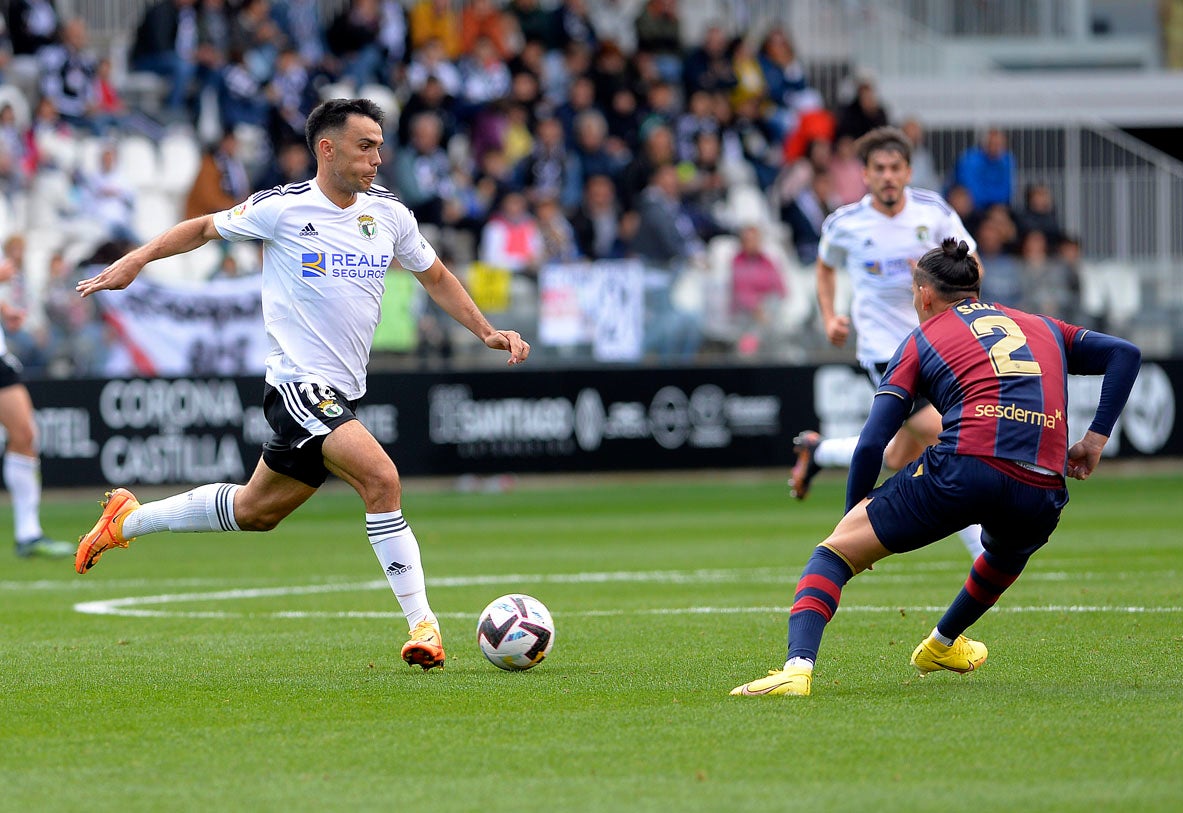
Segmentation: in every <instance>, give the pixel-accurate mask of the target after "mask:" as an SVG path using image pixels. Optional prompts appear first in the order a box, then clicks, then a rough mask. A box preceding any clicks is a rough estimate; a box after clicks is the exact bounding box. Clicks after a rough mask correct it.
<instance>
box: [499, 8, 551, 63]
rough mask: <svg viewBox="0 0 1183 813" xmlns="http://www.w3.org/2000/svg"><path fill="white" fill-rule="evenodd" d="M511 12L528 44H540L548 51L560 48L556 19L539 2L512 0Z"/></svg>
mask: <svg viewBox="0 0 1183 813" xmlns="http://www.w3.org/2000/svg"><path fill="white" fill-rule="evenodd" d="M509 12H510V14H512V15H513V16H514V18H516V19H517V21H518V28H519V29H520V30H521V32H522V38H523V39H525V40H526V42H537V43H540V44H541V45H542V47H543V49H544V50H547V51H549V50H552V49H554V48H557V47H558V46H559V39H558V32H557V30H556V28H555V17H554V15H553V14H552V13H551V12H550V11H548V10H546V9H544V8H542V6H541V4H540V3H539V2H538V0H510V3H509Z"/></svg>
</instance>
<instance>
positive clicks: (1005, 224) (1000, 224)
mask: <svg viewBox="0 0 1183 813" xmlns="http://www.w3.org/2000/svg"><path fill="white" fill-rule="evenodd" d="M970 221H971V222H972V223H973V224H974V226H975V227H976V228H981V226H982V225H983V224H985V223H991V224H993V225H994V227H995V228H997V229H998V234H999V236H1000V237H1001V238H1002V250H1003V251H1005V252H1007V253H1009V254H1018V253H1019V251H1020V245H1019V244H1020V242H1021V238H1022V235H1020V234H1019V228H1018V226H1016V225H1015V221H1014V218H1013V217H1011V213H1010V207H1009V206H1007V205H1006V204H1003V203H993V204H991V205H990V206H987V207H986V209H985V211H982V210H980V209H979V210H977V211H976V212H975V215H974V217H972V218H970ZM967 228H968V227H967ZM983 274H985V264H983ZM983 278H984V277H983Z"/></svg>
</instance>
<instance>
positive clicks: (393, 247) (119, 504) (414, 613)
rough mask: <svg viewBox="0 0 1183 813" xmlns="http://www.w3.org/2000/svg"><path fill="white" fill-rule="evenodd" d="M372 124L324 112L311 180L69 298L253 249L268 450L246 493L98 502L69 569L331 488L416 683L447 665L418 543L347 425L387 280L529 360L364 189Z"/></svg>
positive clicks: (364, 108)
mask: <svg viewBox="0 0 1183 813" xmlns="http://www.w3.org/2000/svg"><path fill="white" fill-rule="evenodd" d="M382 119H383V114H382V110H381V109H380V108H379V107H378V106H377V105H375V104H374V103H373V102H371V101H369V100H367V99H332V100H330V101H326V102H324V103H323V104H321V105H320V106H318V107H317V108H316V109H315V110H313V111H312V113H310V114H309V116H308V121H307V125H306V127H305V134H306V137H307V140H308V146H309V147H310V148H311V150H312V152H313V153H314V154H315V156H316V164H317V167H316V177H315V178H314V179H312V180H310V181H306V182H304V183H295V184H288V185H286V186H281V187H276V188H274V189H268V190H264V191H262V192H258V193H256V194H255V195H252V196H251V197H250V198H248V199H247V200H246V201H244V202H243V203H241V204H239V205H238V206H236V207H234V208H233V209H230V210H227V211H224V212H219V213H217V214H212V215H206V216H204V217H198V218H194V219H193V220H186V221H184V222H182V223H180V224H178V225H176V226H173V227H172V228H171V229H168V230H167V231H165V232H163V233H162V234H160V235H158V236H157V237H155V238H154V239H153V240H151V241H150V242H149V243H147V244H146V245H144V246H141V247H140V248H138V249H136V250H135V251H132V252H130V253H129V254H127V255H125V256H124V257H122V258H121V259H120V260H118V261H117V262H115V263H113V264H112V265H110V266H108V267H107V268H105V269H103V271H102V272H101V273H99V274H98V275H96V276H94V277H91V278H90V279H84V280H82V281H81V282H79V283H78V291H79V293H81V294H82V296H89V295H91V294H93V293H96V292H98V291H103V290H119V289H122V288H126V287H127V286H128V285H129V284H131V282H132V281H133V280H134V279H135V278H136V275H138V274H139V272H140V271H141V270H142V269H143V267H144V266H145V265H146V264H147V263H149V262H151V261H153V260H158V259H162V258H164V257H171V256H173V255H176V254H182V253H184V252H186V251H191V250H193V249H195V248H197V247H198V246H201V245H203V244H205V243H206V242H207V241H209V240H216V239H223V240H251V239H254V240H261V241H262V242H263V318H264V321H265V323H266V329H267V335H268V338H269V339H270V342H271V351H270V353H269V354H268V356H267V372H266V377H265V378H266V384H265V388H264V389H265V392H264V402H263V409H264V413H265V414H266V416H267V421H268V423H269V424H270V425H271V428H272V430H273V432H274V434H273V435H272V437H271V439H270V440H268V441H267V442H266V443H264V444H263V454H262V457H261V459H260V460H259V464H258V466H257V467H256V469H255V471H254V474H252V475H251V478H250V481H249V482H248V483H247V484H246V485H244V486H239V485H234V484H231V483H212V484H209V485H204V486H199V487H198V488H195V489H193V490H192V491H188V492H186V493H184V494H178V495H176V496H173V497H169V498H167V499H163V500H159V501H157V502H151V503H146V504H144V505H141V504H140V503H139V502H138V501H137V500H136V498H135V496H134V495H133V494H132V493H131V492H130V491H128V490H127V489H123V488H120V489H116V490H115V491H113V492H111V493H109V494H108V495H107V496H108V499H107V501H106V502H105V503H104V506H103V512H102V515H101V516H100V517H99V521H98V522H97V523H96V524H95V526H94V528H92V529H91V531H90V532H89V533H87V534H85V535H83V536H82V537H81V539H80V540H79V545H78V550H77V554H76V556H75V569H76V570H77V571H78V572H79V573H85V572H87V571H88V570H89V569H90V568H91V567H93V566H94V565H95V563H96V562H97V561H98V560H99V557H100V556H101V555H102V554H103V553H104V552H105V551H107V550H110V549H111V548H113V547H127V545H128V543H130V542H131V541H133V540H134V539H135V538H136V537H138V536H143V535H146V534H150V533H156V532H158V531H173V532H186V531H213V532H218V531H269V530H271V529H272V528H274V527H275V526H276V525H278V524H279V522H280V521H281V520H283V519H284V518H285V517H287V516H288V515H289V514H291V513H292V512H293V511H295V510H296V509H297V508H298V507H299V506H300V505H302V504H303V503H304V502H305V501H306V500H307V499H308V498H309V497H311V496H312V495H313V494H314V493H315V492H316V490H317V489H318V488H319V487H320V485H322V484H323V483H324V481H325V479H326V476H327V475H328V474H329V473H332V474H335V475H336V476H338V477H340V478H341V479H342V480H344V481H345V482H347V483H349V485H351V486H353V488H354V489H356V490H357V493H358V494H359V495H360V496H361V498H362V501H363V502H364V503H365V510H366V533H367V536H368V537H369V540H370V544H371V545H372V546H373V548H374V552H375V554H376V555H377V557H378V561H379V562H380V564H381V566H382V569H383V571H384V572H385V573H386V577H387V579H388V580H389V582H390V586H391V588H392V589H393V590H394V594H395V596H396V597H397V599H398V602H399V604H400V606H401V607H402V610H403V614H404V615H405V616H406V618H407V622H408V624H409V626H410V628H411V633H410V640H408V641H407V643H406V644H405V645H404V646H403V648H402V657H403V660H405V661H406V662H407V663H408V664H411V665H417V666H421V667H423V669H425V670H426V669H430V668H432V667H435V666H442V665H443V663H444V659H445V654H444V648H443V642H442V639H441V636H440V630H439V624H438V621H437V620H436V616H435V614H434V613H433V612H432V610H431V607H430V605H429V604H428V601H427V589H426V586H425V582H424V577H423V570H422V565H421V561H420V554H419V543H418V541H417V540H416V539H415V535H414V533H413V532H412V531H411V528H410V526H409V525H408V524H407V521H406V520H405V519H404V518H403V515H402V491H401V484H400V481H399V475H398V470H397V469H396V468H395V465H394V462H393V461H392V460H391V459H390V457H389V456H388V455H387V454H386V452H385V450H383V448H382V446H381V445H380V444H379V443H378V441H377V440H376V439H375V438H374V437H373V435H371V434H370V433H369V431H367V430H366V428H365V427H364V426H362V424H361V423H360V422H358V421H357V420H356V417H355V414H354V410H355V408H356V406H357V403H358V401H359V399H360V398H361V397H362V396H363V395H364V394H365V390H366V365H367V363H368V361H369V354H370V347H371V344H372V343H373V338H374V329H375V328H376V327H377V325H378V321H379V319H380V316H381V299H382V293H383V290H384V288H385V282H384V279H385V274H386V268H387V267H388V266H390V265H392V264H397V265H399V266H401V267H402V268H405V269H407V270H408V271H411V272H413V273H414V275H415V278H416V279H417V280H418V281H419V282H420V284H422V285H423V287H424V288H425V289H426V290H427V292H428V294H429V295H430V296H431V298H432V299H433V300H435V301H436V302H437V303H438V304H439V305H440V306H441V307H442V308H443V309H444V310H445V311H446V312H447V313H448V314H449V315H450V316H451V317H452V318H454V319H455V320H456V321H457V322H459V323H460V324H462V325H464V327H466V328H468V329H469V330H470V331H472V333H473V334H474V335H476V336H477V337H478V338H479V339H481V340H482V341H483V342H484V343H485V345H486V346H488V347H489V348H491V349H494V350H504V351H507V352H508V353H509V363H510V364H519V363H521V362H523V361H525V360H526V358H527V357H528V356H529V355H530V345H529V344H528V343H526V342H525V341H524V340H523V339H522V337H521V336H520V335H519V334H518V333H516V332H514V331H512V330H498V329H496V328H494V327H493V326H492V325H491V324H490V323H489V321H488V320H487V319H486V318H485V316H484V315H483V314H482V313H481V311H480V309H479V308H478V307H477V306H476V304H475V303H474V302H473V301H472V298H471V297H470V296H469V294H468V292H467V291H466V290H465V289H464V287H463V286H462V285H461V284H460V281H459V280H457V279H456V277H455V276H454V275H453V274H452V273H451V272H450V271H449V270H448V269H447V267H445V265H444V264H443V262H441V261H440V259H439V257H437V256H436V253H435V251H434V249H432V247H431V246H430V245H429V244H428V243H427V241H426V240H425V239H424V238H423V236H422V235H421V234H420V232H419V228H418V225H417V223H416V221H415V217H414V215H412V214H411V212H410V211H409V210H408V209H407V208H406V207H405V206H404V205H403V204H402V203H401V202H399V200H398V199H397V198H396V197H395V196H394V195H393V194H392V193H390V192H388V191H387V190H385V189H383V188H382V187H380V186H376V185H375V184H374V178H375V176H376V173H377V170H378V166H379V165H380V164H381V163H382V159H381V158H380V157H379V149H380V148H381V146H382V143H383V137H382Z"/></svg>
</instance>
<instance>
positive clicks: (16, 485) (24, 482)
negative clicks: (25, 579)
mask: <svg viewBox="0 0 1183 813" xmlns="http://www.w3.org/2000/svg"><path fill="white" fill-rule="evenodd" d="M4 485H5V486H6V487H7V488H8V493H9V494H11V495H12V526H13V527H12V530H13V535H14V536H15V538H16V541H17V542H29V541H31V540H33V539H39V538H40V537H41V535H42V531H41V460H40V459H39V458H36V457H29V456H27V455H23V454H17V453H16V452H8V453H7V454H6V455H4Z"/></svg>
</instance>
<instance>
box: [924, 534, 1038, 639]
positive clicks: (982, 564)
mask: <svg viewBox="0 0 1183 813" xmlns="http://www.w3.org/2000/svg"><path fill="white" fill-rule="evenodd" d="M1026 566H1027V560H1026V559H1025V558H1023V559H1005V558H1003V557H1000V556H997V555H995V554H993V553H990V552H989V551H986V552H984V553H983V554H982V555H981V556H979V557H978V558H977V559H976V560H974V564H973V567H972V568H971V569H970V571H969V578H967V579H966V580H965V586H964V587H962V588H961V592H959V593H958V594H957V598H955V599H953V603H952V604H950V605H949V609H947V610H945V614H944V615H943V616H941V620H940V621H939V622H938V623H937V631H938V632H940V633H941V635H946V636H948V637H949V638H952V639H956V638H957V636H958V635H961V633H963V632H965V631H966V630H967V629H969V628H970V626H971V625H972V624H973V623H974V622H976V621H977V620H978V619H979V618H981V617H982V616H983V615H985V614H986V611H987V610H989V609H990V608H991V607H993V606H994V605H995V604H996V603H997V602H998V599H999V598H1000V597H1001V596H1002V594H1003V593H1004V592H1005V591H1006V588H1008V587H1010V586H1011V585H1012V584H1014V583H1015V579H1017V578H1019V574H1020V573H1022V572H1023V568H1024V567H1026Z"/></svg>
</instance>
